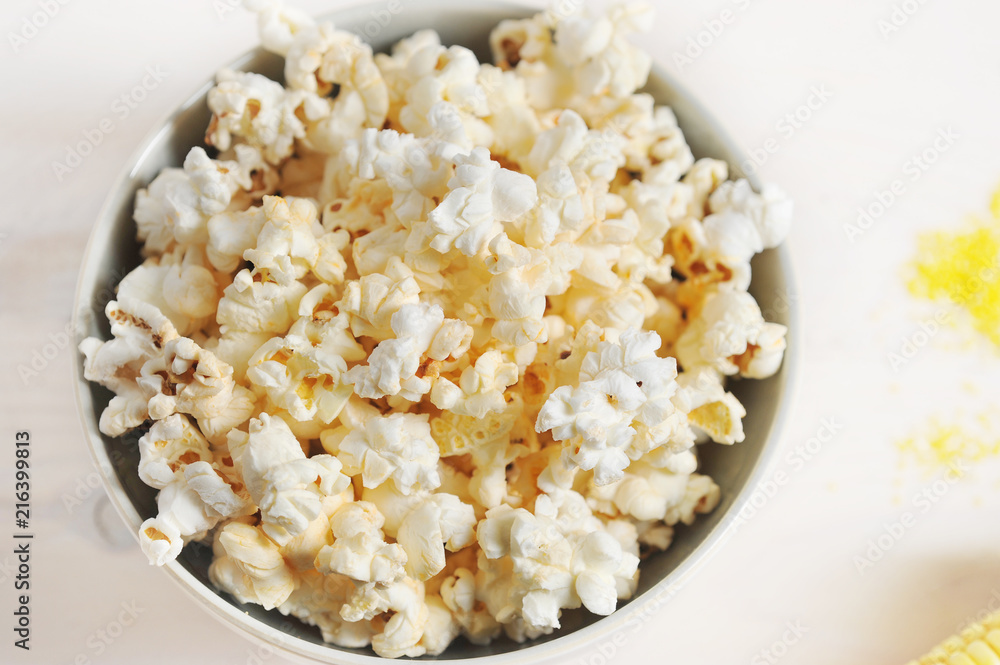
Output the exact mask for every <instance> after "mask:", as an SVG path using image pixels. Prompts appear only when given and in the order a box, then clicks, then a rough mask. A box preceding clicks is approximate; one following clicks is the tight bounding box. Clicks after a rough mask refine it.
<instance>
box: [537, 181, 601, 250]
mask: <svg viewBox="0 0 1000 665" xmlns="http://www.w3.org/2000/svg"><path fill="white" fill-rule="evenodd" d="M535 183H536V185H537V187H538V205H537V206H536V207H535V208H534V209H533V210H531V211H530V213H529V215H528V218H527V220H526V222H525V240H526V242H527V244H528V245H529V246H530V247H538V248H544V247H546V246H548V245H551V244H552V243H553V242H554V241H555V239H556V237H557V236H562V235H563V234H567V233H568V234H573V233H574V232H576V231H578V230H580V229H581V227H582V226H583V224H584V222H585V221H586V215H587V206H586V205H585V203H584V199H583V197H584V193H585V192H581V190H580V187H579V186H578V185H577V182H576V179H575V178H574V177H573V172H572V171H571V170H570V168H569V166H567V165H566V164H555V165H553V166H552V167H550V168H548V169H546V170H545V171H543V172H542V173H541V174H540V175H539V176H538V177H537V178H536V180H535ZM571 237H572V236H571Z"/></svg>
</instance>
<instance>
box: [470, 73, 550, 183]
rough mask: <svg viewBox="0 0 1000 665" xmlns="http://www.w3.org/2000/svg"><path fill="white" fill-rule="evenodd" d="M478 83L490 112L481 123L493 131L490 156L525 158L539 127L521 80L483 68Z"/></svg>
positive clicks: (509, 74) (539, 123) (514, 75)
mask: <svg viewBox="0 0 1000 665" xmlns="http://www.w3.org/2000/svg"><path fill="white" fill-rule="evenodd" d="M478 82H479V86H480V88H481V89H482V90H483V92H484V93H485V97H486V106H487V108H488V109H489V115H487V116H486V117H485V118H483V120H484V121H485V122H486V123H487V124H488V125H489V126H490V129H492V130H493V145H492V146H490V152H492V153H493V154H494V155H507V156H516V155H526V154H528V153H529V152H530V151H531V145H532V143H534V141H535V136H536V135H537V134H538V133H539V132H540V131H541V129H542V124H541V121H540V120H539V118H538V114H537V113H536V112H535V110H534V109H533V108H531V106H530V105H529V104H528V91H527V88H526V86H525V82H524V80H523V79H522V78H521V77H520V76H518V75H517V74H515V73H514V72H510V71H504V70H503V69H501V68H499V67H494V66H492V65H488V64H483V65H481V66H480V69H479V78H478ZM539 186H540V185H539Z"/></svg>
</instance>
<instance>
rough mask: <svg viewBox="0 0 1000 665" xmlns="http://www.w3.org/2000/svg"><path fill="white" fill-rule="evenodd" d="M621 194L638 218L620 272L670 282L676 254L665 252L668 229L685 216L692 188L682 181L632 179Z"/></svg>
mask: <svg viewBox="0 0 1000 665" xmlns="http://www.w3.org/2000/svg"><path fill="white" fill-rule="evenodd" d="M620 194H621V196H622V198H623V200H624V202H625V203H626V204H627V205H628V206H629V208H628V209H629V210H631V211H632V212H633V213H634V214H635V218H636V220H637V222H638V229H637V233H636V236H635V238H634V239H633V240H632V242H631V243H630V244H629V245H628V246H627V247H626V248H625V249H624V250H623V253H622V258H621V260H619V263H618V270H619V272H620V274H623V275H628V276H629V277H632V278H635V279H636V280H644V279H646V278H649V279H651V280H653V281H655V282H658V283H660V284H667V283H669V282H670V280H671V279H672V275H671V271H672V269H673V267H674V257H673V256H672V255H671V254H669V253H666V252H665V250H666V240H667V232H668V231H669V230H670V228H671V226H672V225H673V224H674V223H675V222H678V221H680V220H683V219H684V218H685V216H686V213H687V205H688V195H689V194H690V188H689V187H685V186H683V185H682V184H680V183H672V184H669V185H652V184H646V183H645V182H643V181H640V180H633V181H632V182H630V183H629V184H628V185H627V186H626V187H624V188H623V189H622V190H621V191H620Z"/></svg>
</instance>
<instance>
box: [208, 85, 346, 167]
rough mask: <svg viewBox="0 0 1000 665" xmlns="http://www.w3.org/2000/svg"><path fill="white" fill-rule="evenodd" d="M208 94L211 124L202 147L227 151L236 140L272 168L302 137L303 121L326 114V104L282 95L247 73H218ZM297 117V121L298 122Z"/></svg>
mask: <svg viewBox="0 0 1000 665" xmlns="http://www.w3.org/2000/svg"><path fill="white" fill-rule="evenodd" d="M215 80H216V84H215V87H213V88H212V89H211V90H209V91H208V108H209V109H210V110H211V111H212V122H211V124H210V125H209V127H208V132H207V133H206V135H205V142H206V143H208V144H209V145H212V146H215V147H216V148H218V149H219V150H227V149H229V147H230V146H232V145H233V144H234V140H239V141H243V142H245V143H247V144H248V145H250V146H252V147H254V148H257V149H259V150H260V151H261V154H262V155H263V156H264V158H265V159H266V160H267V161H268V162H269V163H271V164H280V163H281V162H282V161H283V160H285V159H287V158H288V157H289V156H290V155H291V154H292V151H293V149H294V148H295V139H302V138H305V136H306V124H305V123H304V122H303V120H302V117H305V118H306V119H307V120H311V119H314V118H319V117H322V116H323V115H325V114H328V113H329V104H328V103H327V102H325V100H322V99H319V98H315V99H312V98H310V97H309V96H308V95H305V94H302V93H299V92H296V91H286V90H285V88H284V87H282V86H281V84H280V83H276V82H274V81H272V80H271V79H269V78H267V77H266V76H262V75H260V74H254V73H252V72H237V71H233V70H231V69H223V70H221V71H219V73H218V74H217V75H216V78H215ZM300 116H301V117H300Z"/></svg>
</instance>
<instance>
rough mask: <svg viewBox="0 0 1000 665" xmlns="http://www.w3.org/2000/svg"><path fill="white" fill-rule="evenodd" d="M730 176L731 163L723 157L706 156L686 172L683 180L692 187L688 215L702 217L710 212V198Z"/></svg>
mask: <svg viewBox="0 0 1000 665" xmlns="http://www.w3.org/2000/svg"><path fill="white" fill-rule="evenodd" d="M728 176H729V164H727V163H726V162H724V161H722V160H721V159H711V158H709V157H704V158H702V159H699V160H698V161H696V162H695V163H694V165H693V166H692V167H691V169H690V170H689V171H688V172H687V173H686V174H684V178H683V179H682V182H683V183H684V184H686V185H688V186H689V187H690V188H691V199H690V202H689V204H688V215H689V216H691V217H693V218H694V219H702V218H703V217H704V216H705V215H706V214H707V213H708V199H709V197H710V196H711V195H712V193H713V192H714V191H715V190H716V188H718V187H719V186H720V185H721V184H722V183H723V182H725V181H726V178H727V177H728Z"/></svg>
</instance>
